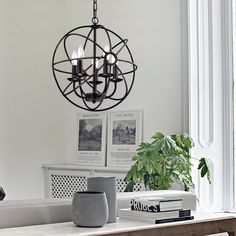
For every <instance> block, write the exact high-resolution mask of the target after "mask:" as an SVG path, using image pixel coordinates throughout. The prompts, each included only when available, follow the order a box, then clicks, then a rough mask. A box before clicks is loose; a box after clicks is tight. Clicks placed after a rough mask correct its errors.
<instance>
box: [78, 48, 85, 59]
mask: <svg viewBox="0 0 236 236" xmlns="http://www.w3.org/2000/svg"><path fill="white" fill-rule="evenodd" d="M83 57H84V49H83V47H82V46H81V45H80V46H79V48H78V58H83Z"/></svg>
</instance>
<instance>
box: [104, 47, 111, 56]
mask: <svg viewBox="0 0 236 236" xmlns="http://www.w3.org/2000/svg"><path fill="white" fill-rule="evenodd" d="M104 51H105V52H109V51H110V47H109V45H108V44H106V45H105V47H104ZM103 56H105V53H104V52H103Z"/></svg>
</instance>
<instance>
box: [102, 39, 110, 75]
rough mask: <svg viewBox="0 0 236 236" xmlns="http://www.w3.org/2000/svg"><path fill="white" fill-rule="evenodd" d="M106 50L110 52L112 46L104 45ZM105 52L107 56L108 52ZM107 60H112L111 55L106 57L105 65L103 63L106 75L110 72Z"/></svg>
mask: <svg viewBox="0 0 236 236" xmlns="http://www.w3.org/2000/svg"><path fill="white" fill-rule="evenodd" d="M104 51H105V52H106V53H107V52H110V47H109V45H108V44H106V45H105V47H104ZM105 52H103V56H104V57H105V56H106V53H105ZM107 60H108V61H109V60H110V55H108V56H107V58H105V59H104V65H103V74H104V75H107V74H109V65H107Z"/></svg>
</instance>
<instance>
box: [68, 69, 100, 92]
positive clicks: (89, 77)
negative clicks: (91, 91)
mask: <svg viewBox="0 0 236 236" xmlns="http://www.w3.org/2000/svg"><path fill="white" fill-rule="evenodd" d="M102 67H103V66H100V68H99V69H98V70H97V72H98V71H99V70H101V68H102ZM93 76H94V74H92V75H90V76H88V78H86V79H84V80H83V82H82V83H80V85H78V86H77V87H76V89H77V88H79V87H81V86H82V85H83V84H84V83H87V82H88V80H89V79H91V78H92V77H93ZM72 92H73V90H72V91H70V92H69V93H67V94H66V95H69V94H71V93H72Z"/></svg>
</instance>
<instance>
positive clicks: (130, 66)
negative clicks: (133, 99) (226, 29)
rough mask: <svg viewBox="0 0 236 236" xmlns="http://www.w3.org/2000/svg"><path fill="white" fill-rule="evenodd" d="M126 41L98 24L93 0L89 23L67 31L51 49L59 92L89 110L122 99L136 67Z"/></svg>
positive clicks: (113, 105) (130, 87) (108, 106)
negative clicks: (90, 22)
mask: <svg viewBox="0 0 236 236" xmlns="http://www.w3.org/2000/svg"><path fill="white" fill-rule="evenodd" d="M127 43H128V39H123V38H122V37H121V36H119V35H118V34H117V33H115V32H114V31H112V30H110V29H108V28H106V27H104V26H103V25H100V24H99V20H98V18H97V0H93V18H92V25H85V26H79V27H77V28H74V29H72V30H71V31H69V32H68V33H66V34H65V35H64V36H63V37H62V38H61V40H60V41H59V42H58V44H57V46H56V48H55V50H54V53H53V58H52V70H53V75H54V78H55V81H56V84H57V86H58V88H59V90H60V91H61V93H62V95H63V96H64V97H65V98H66V99H67V100H68V101H69V102H71V103H72V104H73V105H75V106H77V107H79V108H81V109H84V110H88V111H105V110H108V109H111V108H113V107H115V106H117V105H118V104H120V103H121V102H122V101H124V99H125V98H126V97H127V96H128V95H129V93H130V91H131V89H132V86H133V84H134V79H135V71H136V70H137V66H136V65H135V63H134V60H133V56H132V54H131V51H130V49H129V47H128V45H127Z"/></svg>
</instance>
